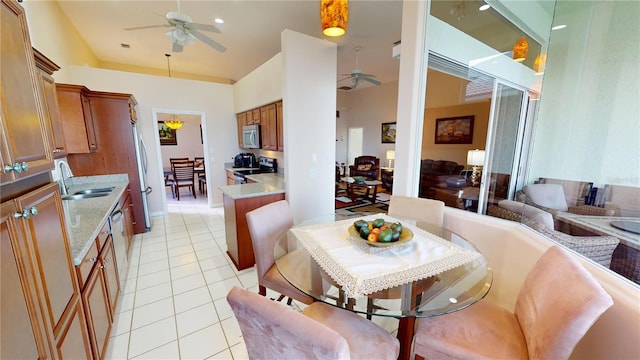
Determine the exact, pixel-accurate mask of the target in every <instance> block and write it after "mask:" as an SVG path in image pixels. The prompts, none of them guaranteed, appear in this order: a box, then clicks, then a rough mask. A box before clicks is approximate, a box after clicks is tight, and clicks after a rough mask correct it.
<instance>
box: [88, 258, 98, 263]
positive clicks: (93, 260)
mask: <svg viewBox="0 0 640 360" xmlns="http://www.w3.org/2000/svg"><path fill="white" fill-rule="evenodd" d="M89 261H91V262H96V261H98V258H97V257H92V258H89Z"/></svg>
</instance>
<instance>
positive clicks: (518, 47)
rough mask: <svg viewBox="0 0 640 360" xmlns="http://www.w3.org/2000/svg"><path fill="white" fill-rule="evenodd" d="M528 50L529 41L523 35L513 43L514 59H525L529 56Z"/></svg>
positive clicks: (518, 60)
mask: <svg viewBox="0 0 640 360" xmlns="http://www.w3.org/2000/svg"><path fill="white" fill-rule="evenodd" d="M527 51H529V42H528V41H527V39H526V38H525V37H524V36H523V37H521V38H520V39H518V41H516V43H515V45H513V60H514V61H517V62H521V61H524V60H525V59H526V58H527Z"/></svg>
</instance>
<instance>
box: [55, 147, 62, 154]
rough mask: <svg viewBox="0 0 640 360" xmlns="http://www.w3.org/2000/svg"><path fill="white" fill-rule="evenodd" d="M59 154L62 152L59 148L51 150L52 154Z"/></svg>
mask: <svg viewBox="0 0 640 360" xmlns="http://www.w3.org/2000/svg"><path fill="white" fill-rule="evenodd" d="M61 152H62V150H61V149H60V148H55V149H53V153H54V154H59V153H61Z"/></svg>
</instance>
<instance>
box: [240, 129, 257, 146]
mask: <svg viewBox="0 0 640 360" xmlns="http://www.w3.org/2000/svg"><path fill="white" fill-rule="evenodd" d="M242 145H243V146H242V147H243V148H245V149H260V125H245V126H243V127H242Z"/></svg>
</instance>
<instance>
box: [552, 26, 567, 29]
mask: <svg viewBox="0 0 640 360" xmlns="http://www.w3.org/2000/svg"><path fill="white" fill-rule="evenodd" d="M566 27H567V25H556V26H554V27H552V28H551V30H560V29H564V28H566Z"/></svg>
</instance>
